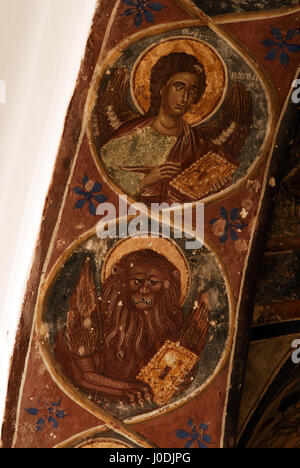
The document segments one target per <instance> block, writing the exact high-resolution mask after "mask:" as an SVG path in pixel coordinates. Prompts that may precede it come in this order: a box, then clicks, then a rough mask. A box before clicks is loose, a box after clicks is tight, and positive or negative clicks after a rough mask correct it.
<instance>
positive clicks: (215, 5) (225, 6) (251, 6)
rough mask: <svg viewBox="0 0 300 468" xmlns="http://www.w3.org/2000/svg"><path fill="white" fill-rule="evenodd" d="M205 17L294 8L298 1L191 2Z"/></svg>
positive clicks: (242, 0)
mask: <svg viewBox="0 0 300 468" xmlns="http://www.w3.org/2000/svg"><path fill="white" fill-rule="evenodd" d="M192 1H193V3H194V4H195V5H196V6H197V7H199V8H201V9H202V10H203V11H204V12H205V13H206V14H207V15H209V16H213V15H222V14H227V13H249V12H256V11H270V10H274V9H276V8H282V7H295V6H297V5H299V0H251V1H249V0H225V1H222V2H215V1H214V0H192Z"/></svg>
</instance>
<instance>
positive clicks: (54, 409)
mask: <svg viewBox="0 0 300 468" xmlns="http://www.w3.org/2000/svg"><path fill="white" fill-rule="evenodd" d="M61 402H62V398H60V399H59V401H58V403H55V402H53V403H51V405H50V404H49V403H47V404H46V408H47V411H46V414H43V413H44V411H41V410H40V409H38V408H34V407H33V408H26V409H25V411H26V412H27V413H28V414H30V415H31V416H40V417H38V419H37V420H36V422H35V428H36V432H41V431H42V430H43V429H44V428H45V425H46V422H48V424H50V425H51V426H52V427H53V429H57V428H58V426H59V420H60V419H64V418H65V417H67V416H68V414H67V413H66V412H65V411H64V410H62V409H59V408H60V406H61ZM41 413H42V414H41Z"/></svg>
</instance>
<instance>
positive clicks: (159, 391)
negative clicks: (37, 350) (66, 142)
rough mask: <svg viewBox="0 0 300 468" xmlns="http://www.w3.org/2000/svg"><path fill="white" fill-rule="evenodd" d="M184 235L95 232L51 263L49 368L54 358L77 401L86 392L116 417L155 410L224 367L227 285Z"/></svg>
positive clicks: (45, 327) (43, 323)
mask: <svg viewBox="0 0 300 468" xmlns="http://www.w3.org/2000/svg"><path fill="white" fill-rule="evenodd" d="M184 242H185V239H184V238H183V239H182V240H180V241H179V240H177V242H175V240H171V239H165V238H152V237H150V236H149V237H137V238H127V239H124V240H119V241H116V240H114V241H113V240H102V239H99V238H98V237H97V235H95V234H93V235H90V236H89V237H88V238H87V239H86V240H85V242H83V243H80V244H79V245H77V246H76V247H75V248H74V250H71V251H70V254H69V256H68V258H67V260H66V261H65V262H63V263H62V264H61V265H60V267H59V268H56V272H55V273H54V277H53V279H52V281H51V282H50V284H49V285H47V288H46V290H45V296H44V299H43V301H42V305H41V309H40V314H39V318H38V324H39V331H40V334H41V336H43V337H44V339H43V350H44V354H45V359H46V360H47V361H48V362H49V365H50V367H51V369H52V371H53V373H54V374H55V373H56V371H57V365H59V367H60V370H61V371H62V373H63V374H64V375H66V377H67V378H68V381H69V383H71V384H72V385H73V386H75V387H79V388H80V390H81V392H82V395H83V396H82V400H81V404H83V406H84V400H85V398H88V399H89V401H93V402H94V403H95V411H96V408H97V407H101V408H104V409H105V411H108V412H111V413H112V414H113V415H114V416H116V417H118V418H121V419H125V418H126V419H127V418H132V417H134V416H137V415H139V416H140V418H139V419H141V417H143V418H144V417H145V415H147V413H151V415H153V413H155V412H157V410H158V409H159V412H160V414H161V412H162V410H163V411H166V410H169V409H171V408H174V406H177V405H178V404H182V402H183V401H185V400H186V399H189V398H191V397H192V396H194V395H195V394H197V393H199V391H201V390H203V388H204V387H205V385H206V384H207V382H208V381H210V380H211V379H212V378H213V377H215V375H216V373H218V372H219V371H220V369H221V366H222V363H224V358H226V353H227V350H228V346H229V342H230V340H231V335H232V303H231V301H232V298H231V292H230V287H229V285H227V284H226V282H225V281H224V279H223V272H222V266H221V264H220V263H219V260H218V259H217V258H216V256H215V255H214V254H213V253H212V252H211V251H210V250H209V249H208V248H206V247H203V248H202V249H200V250H197V251H186V250H184V245H185V244H184ZM51 276H52V275H51ZM207 360H209V362H210V366H209V367H208V366H207V365H206V363H207ZM53 363H54V364H53ZM84 396H85V398H84ZM141 415H142V416H141Z"/></svg>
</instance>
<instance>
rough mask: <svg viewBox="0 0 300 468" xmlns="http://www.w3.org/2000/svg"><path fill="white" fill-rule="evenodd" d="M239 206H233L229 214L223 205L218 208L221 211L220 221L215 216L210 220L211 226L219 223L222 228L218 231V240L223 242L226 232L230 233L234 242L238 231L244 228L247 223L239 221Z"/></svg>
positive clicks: (226, 235) (226, 236)
mask: <svg viewBox="0 0 300 468" xmlns="http://www.w3.org/2000/svg"><path fill="white" fill-rule="evenodd" d="M240 212H241V210H240V208H234V209H233V210H231V212H230V215H229V213H228V211H227V210H226V208H224V207H223V206H222V207H221V208H220V213H221V217H222V220H221V223H220V219H218V218H215V219H212V220H211V221H210V224H211V225H212V226H214V225H217V223H220V226H221V228H222V231H221V232H220V233H219V237H220V241H221V242H222V244H225V242H226V241H227V240H228V234H230V237H231V239H232V240H233V241H234V242H235V241H237V240H238V238H239V236H238V232H241V230H242V229H244V228H245V227H246V226H247V224H246V223H244V222H243V221H241V219H240Z"/></svg>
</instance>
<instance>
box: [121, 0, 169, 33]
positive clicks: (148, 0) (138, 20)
mask: <svg viewBox="0 0 300 468" xmlns="http://www.w3.org/2000/svg"><path fill="white" fill-rule="evenodd" d="M122 1H123V2H124V3H125V4H126V5H127V6H128V7H130V8H127V9H126V10H125V11H124V13H123V16H131V15H134V24H135V26H136V27H137V28H138V27H139V26H141V24H142V22H143V18H145V19H146V21H148V23H153V22H154V14H153V11H161V10H162V9H163V8H165V7H164V6H163V5H162V4H161V3H159V2H153V1H152V0H122Z"/></svg>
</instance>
